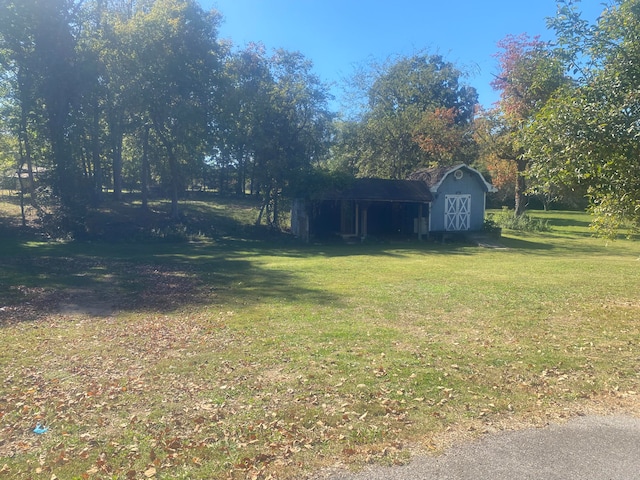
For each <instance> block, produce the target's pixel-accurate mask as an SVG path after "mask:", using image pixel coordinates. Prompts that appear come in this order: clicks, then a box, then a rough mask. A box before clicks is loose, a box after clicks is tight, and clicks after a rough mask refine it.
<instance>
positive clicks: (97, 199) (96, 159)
mask: <svg viewBox="0 0 640 480" xmlns="http://www.w3.org/2000/svg"><path fill="white" fill-rule="evenodd" d="M99 129H100V114H99V112H98V109H97V108H96V109H95V110H94V112H93V125H92V130H93V131H92V132H91V157H92V162H93V202H94V205H95V206H98V205H100V203H101V202H102V160H101V158H100V133H99Z"/></svg>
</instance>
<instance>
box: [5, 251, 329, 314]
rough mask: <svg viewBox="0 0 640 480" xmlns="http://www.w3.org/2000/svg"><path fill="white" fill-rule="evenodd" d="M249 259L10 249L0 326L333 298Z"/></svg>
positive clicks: (243, 255) (233, 254)
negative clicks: (58, 317)
mask: <svg viewBox="0 0 640 480" xmlns="http://www.w3.org/2000/svg"><path fill="white" fill-rule="evenodd" d="M4 246H6V244H5V245H4ZM250 257H251V255H248V254H247V250H242V249H241V250H236V251H234V250H232V249H229V248H228V247H224V246H217V245H215V244H213V245H211V244H206V243H202V244H162V243H155V244H146V245H145V244H121V245H112V244H104V245H99V244H87V243H84V244H83V243H77V242H76V243H67V244H62V243H60V244H29V243H23V244H14V245H13V246H12V247H11V248H8V249H3V252H0V278H1V279H2V280H0V325H2V324H6V323H11V322H21V321H29V320H37V319H39V318H43V317H44V316H46V315H49V314H52V313H62V314H66V313H82V314H87V315H92V316H102V317H104V316H109V315H111V314H113V313H115V312H140V313H143V312H157V313H170V312H175V311H177V310H180V309H181V308H184V307H187V306H189V307H192V306H197V305H202V306H204V305H216V304H220V305H222V304H228V302H229V301H232V302H234V303H238V304H240V305H243V306H248V305H251V304H254V303H257V302H261V301H264V300H266V299H273V298H286V299H287V300H288V301H313V302H317V303H327V302H333V303H335V302H336V301H337V299H336V298H333V296H331V295H330V294H327V293H326V292H323V291H321V290H319V289H312V288H308V287H305V286H304V285H303V284H302V283H301V281H300V279H299V278H297V277H296V275H295V274H294V273H289V272H282V271H273V270H267V269H264V268H261V267H260V266H259V265H258V264H257V263H256V262H253V261H252V259H251V258H250Z"/></svg>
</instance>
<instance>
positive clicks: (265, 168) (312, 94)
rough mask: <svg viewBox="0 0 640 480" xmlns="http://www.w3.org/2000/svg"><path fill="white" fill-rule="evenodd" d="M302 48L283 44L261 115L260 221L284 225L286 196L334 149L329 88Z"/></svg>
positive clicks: (257, 178)
mask: <svg viewBox="0 0 640 480" xmlns="http://www.w3.org/2000/svg"><path fill="white" fill-rule="evenodd" d="M312 66H313V65H312V63H311V62H310V61H309V60H307V59H306V58H304V56H303V55H302V54H301V53H299V52H289V51H286V50H282V49H278V50H276V51H275V53H274V55H273V56H272V57H271V71H272V79H273V81H272V83H271V86H270V89H269V91H268V92H267V95H268V97H267V100H268V102H267V103H266V104H265V105H264V109H263V110H262V111H260V112H259V117H258V118H256V124H255V133H254V134H255V135H256V145H255V151H254V158H255V165H254V168H255V181H256V183H257V184H258V191H259V192H260V194H261V197H262V200H263V203H262V208H261V211H260V215H259V216H258V220H257V222H258V223H259V222H260V221H261V217H262V214H263V212H266V214H267V215H266V217H267V223H268V224H269V225H271V226H273V227H278V226H279V216H280V208H279V206H280V202H279V201H280V198H281V196H282V194H283V192H285V190H286V189H287V188H288V187H290V186H291V185H294V184H295V183H296V182H299V181H300V180H301V179H302V178H303V177H304V176H305V175H306V174H307V173H308V171H309V169H310V168H311V166H312V165H314V164H316V163H318V162H320V161H322V160H323V159H324V158H325V155H326V153H327V151H328V145H329V140H330V131H331V122H332V119H333V116H332V114H331V113H330V112H329V110H328V100H329V92H328V87H327V86H326V85H325V84H323V83H322V82H321V81H320V79H319V78H318V77H317V76H316V75H315V74H314V73H313V72H312Z"/></svg>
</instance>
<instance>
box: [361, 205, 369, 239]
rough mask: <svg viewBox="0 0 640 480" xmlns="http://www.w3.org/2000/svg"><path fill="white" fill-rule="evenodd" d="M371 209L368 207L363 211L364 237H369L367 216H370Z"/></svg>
mask: <svg viewBox="0 0 640 480" xmlns="http://www.w3.org/2000/svg"><path fill="white" fill-rule="evenodd" d="M368 213H369V209H368V208H367V207H365V208H364V210H363V212H362V238H363V239H365V238H367V223H368V222H367V217H368Z"/></svg>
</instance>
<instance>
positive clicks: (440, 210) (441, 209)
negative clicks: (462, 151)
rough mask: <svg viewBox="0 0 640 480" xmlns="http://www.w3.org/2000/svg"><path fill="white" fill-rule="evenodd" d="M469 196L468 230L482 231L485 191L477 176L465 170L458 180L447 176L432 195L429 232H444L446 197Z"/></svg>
mask: <svg viewBox="0 0 640 480" xmlns="http://www.w3.org/2000/svg"><path fill="white" fill-rule="evenodd" d="M462 194H470V195H471V218H470V224H469V230H482V227H483V225H484V208H485V191H484V188H483V186H482V185H481V183H480V180H479V179H478V178H477V176H476V175H475V174H474V173H472V172H469V171H467V170H465V171H464V175H463V177H462V178H461V179H460V180H457V179H456V178H455V177H454V175H452V174H450V175H448V176H447V177H446V178H445V179H444V181H443V182H442V184H441V185H440V187H439V188H438V191H437V192H435V193H434V200H433V203H432V205H431V219H430V220H431V230H432V231H434V232H441V231H445V230H446V228H445V208H446V204H445V197H446V195H462Z"/></svg>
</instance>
